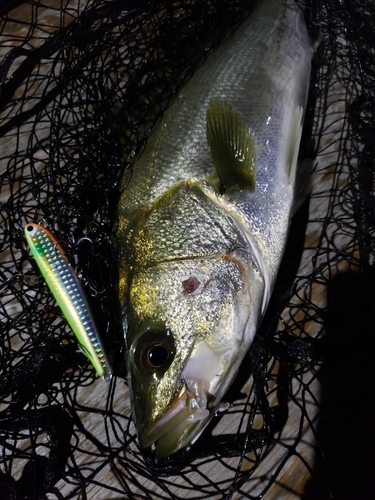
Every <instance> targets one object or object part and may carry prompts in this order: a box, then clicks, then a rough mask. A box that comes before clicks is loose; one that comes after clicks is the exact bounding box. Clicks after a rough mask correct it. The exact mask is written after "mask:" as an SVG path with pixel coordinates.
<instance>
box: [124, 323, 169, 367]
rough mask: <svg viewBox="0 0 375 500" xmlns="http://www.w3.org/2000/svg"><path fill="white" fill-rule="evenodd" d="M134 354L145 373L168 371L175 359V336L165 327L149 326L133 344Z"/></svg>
mask: <svg viewBox="0 0 375 500" xmlns="http://www.w3.org/2000/svg"><path fill="white" fill-rule="evenodd" d="M132 351H133V356H134V359H135V361H136V363H137V365H138V367H139V368H140V369H141V370H142V371H143V372H144V373H150V374H151V373H156V372H158V373H160V372H161V371H163V372H164V371H166V370H167V369H168V367H169V366H170V364H171V363H172V361H173V357H174V342H173V337H172V335H171V334H170V332H168V331H167V330H165V329H160V328H147V329H146V331H145V332H144V333H142V334H141V335H140V336H139V337H138V339H137V340H136V341H135V344H134V345H133V349H132Z"/></svg>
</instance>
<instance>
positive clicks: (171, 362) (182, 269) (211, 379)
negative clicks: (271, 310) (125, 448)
mask: <svg viewBox="0 0 375 500" xmlns="http://www.w3.org/2000/svg"><path fill="white" fill-rule="evenodd" d="M251 303H252V298H251V293H250V286H249V283H248V273H247V272H246V269H245V267H244V265H243V264H242V262H241V259H240V258H239V257H238V256H237V255H236V254H234V253H233V254H230V255H223V256H220V257H217V256H216V257H212V258H208V257H204V258H196V259H191V260H189V259H186V260H175V261H169V262H162V263H158V264H156V265H153V266H150V267H148V268H147V269H143V270H138V271H137V272H136V273H134V275H133V276H132V278H131V280H130V286H129V295H128V304H127V326H126V328H127V334H126V340H127V347H128V373H129V380H130V388H131V395H132V405H133V414H134V416H135V422H136V426H137V429H138V435H139V439H140V443H141V446H142V447H143V448H148V447H150V446H152V448H153V449H154V453H155V455H156V456H157V457H159V458H163V457H167V456H169V455H171V454H172V453H174V452H176V451H177V450H179V449H180V448H185V447H187V446H189V445H190V444H192V443H193V442H194V441H195V439H197V438H198V437H199V435H200V434H201V432H202V431H203V429H204V427H205V426H206V425H207V423H208V422H209V421H210V419H211V418H212V417H213V415H214V414H215V413H216V411H217V409H218V406H219V405H220V403H221V399H222V397H223V395H224V394H225V392H226V390H227V389H228V387H229V385H230V384H231V383H232V381H233V378H234V376H235V375H236V373H237V371H238V368H239V365H240V363H241V361H242V358H243V353H244V350H245V352H246V345H249V344H250V343H251V341H252V337H253V335H254V332H255V325H254V322H253V321H252V320H251V314H250V310H251V307H250V305H251ZM250 337H251V339H250Z"/></svg>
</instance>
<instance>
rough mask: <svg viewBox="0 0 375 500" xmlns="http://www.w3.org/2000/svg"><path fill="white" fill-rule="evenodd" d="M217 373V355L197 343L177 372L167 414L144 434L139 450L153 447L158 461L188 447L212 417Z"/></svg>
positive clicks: (203, 344) (214, 405)
mask: <svg viewBox="0 0 375 500" xmlns="http://www.w3.org/2000/svg"><path fill="white" fill-rule="evenodd" d="M220 374H221V363H220V360H219V358H218V356H217V355H216V354H215V353H214V352H213V350H212V349H211V348H210V347H209V346H208V345H207V344H206V343H205V342H201V343H200V344H198V346H197V349H196V350H195V353H194V355H193V356H191V357H190V358H189V359H188V361H187V362H186V364H185V367H184V369H183V370H182V372H181V378H180V385H179V388H178V390H177V393H176V395H175V396H174V398H173V399H172V401H171V402H170V405H169V407H168V409H167V411H166V412H165V413H164V414H163V415H162V416H161V417H160V418H159V419H158V420H157V421H156V422H155V423H154V424H153V425H152V426H151V427H149V428H148V429H147V430H146V432H145V433H144V435H143V439H142V445H143V447H144V448H148V447H150V446H153V447H154V453H155V455H156V456H157V457H158V458H166V457H168V456H169V455H171V454H172V453H175V452H176V451H178V450H179V449H180V448H184V447H185V446H188V445H189V444H192V443H193V442H194V441H195V440H196V439H197V438H198V437H199V435H200V433H201V432H202V431H203V429H204V428H205V426H206V425H207V424H208V422H209V420H210V419H211V418H212V417H213V415H214V414H215V411H216V406H217V404H216V403H215V398H214V397H213V396H212V391H213V388H214V387H215V386H216V385H217V382H218V380H219V377H220ZM198 424H199V425H198Z"/></svg>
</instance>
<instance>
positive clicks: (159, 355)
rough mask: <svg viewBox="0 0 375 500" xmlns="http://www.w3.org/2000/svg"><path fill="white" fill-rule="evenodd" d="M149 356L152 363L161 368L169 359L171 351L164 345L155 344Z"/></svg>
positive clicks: (149, 351)
mask: <svg viewBox="0 0 375 500" xmlns="http://www.w3.org/2000/svg"><path fill="white" fill-rule="evenodd" d="M147 356H148V361H149V363H150V365H152V366H154V367H155V368H160V367H161V366H163V365H164V364H165V363H166V362H167V361H168V358H169V351H168V349H167V348H166V347H165V346H164V345H162V344H155V345H154V346H152V347H151V348H150V349H149V350H148V353H147Z"/></svg>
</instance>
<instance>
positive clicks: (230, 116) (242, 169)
mask: <svg viewBox="0 0 375 500" xmlns="http://www.w3.org/2000/svg"><path fill="white" fill-rule="evenodd" d="M207 140H208V144H209V146H210V148H211V153H212V158H213V161H214V166H215V169H216V171H217V173H218V176H219V179H220V182H221V191H222V193H227V192H230V191H237V190H247V191H254V188H255V140H254V137H253V135H252V134H251V132H250V131H249V127H248V126H247V125H246V123H245V120H244V118H243V117H242V115H241V114H240V113H239V112H238V111H237V110H236V109H234V108H233V107H232V106H230V105H228V104H227V103H226V102H224V101H223V100H222V99H219V98H214V99H212V100H211V101H210V103H209V105H208V109H207Z"/></svg>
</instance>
